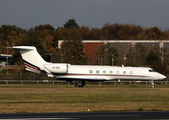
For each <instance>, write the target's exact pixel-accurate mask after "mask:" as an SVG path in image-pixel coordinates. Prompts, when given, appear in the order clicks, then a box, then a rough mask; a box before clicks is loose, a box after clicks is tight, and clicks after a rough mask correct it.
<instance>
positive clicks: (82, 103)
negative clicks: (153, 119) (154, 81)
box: [0, 84, 169, 113]
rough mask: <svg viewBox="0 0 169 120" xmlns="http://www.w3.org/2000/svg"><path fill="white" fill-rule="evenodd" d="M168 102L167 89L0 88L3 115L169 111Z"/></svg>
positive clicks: (87, 87) (168, 90)
mask: <svg viewBox="0 0 169 120" xmlns="http://www.w3.org/2000/svg"><path fill="white" fill-rule="evenodd" d="M168 101H169V86H168V85H156V88H151V86H150V85H103V87H102V85H86V86H85V87H83V88H75V87H74V85H48V84H46V85H16V84H15V85H0V113H39V112H87V109H90V111H91V112H94V111H168V110H169V102H168Z"/></svg>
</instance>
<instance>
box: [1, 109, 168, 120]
mask: <svg viewBox="0 0 169 120" xmlns="http://www.w3.org/2000/svg"><path fill="white" fill-rule="evenodd" d="M0 119H1V120H169V111H167V112H86V113H23V114H22V113H17V114H0Z"/></svg>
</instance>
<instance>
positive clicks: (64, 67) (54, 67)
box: [43, 63, 69, 74]
mask: <svg viewBox="0 0 169 120" xmlns="http://www.w3.org/2000/svg"><path fill="white" fill-rule="evenodd" d="M68 67H69V64H65V63H63V64H61V63H52V64H44V65H43V69H44V70H45V69H47V70H48V71H50V72H51V73H61V74H66V73H68Z"/></svg>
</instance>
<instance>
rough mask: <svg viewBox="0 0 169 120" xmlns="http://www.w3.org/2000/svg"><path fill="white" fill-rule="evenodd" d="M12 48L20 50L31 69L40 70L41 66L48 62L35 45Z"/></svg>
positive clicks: (25, 62) (27, 66)
mask: <svg viewBox="0 0 169 120" xmlns="http://www.w3.org/2000/svg"><path fill="white" fill-rule="evenodd" d="M12 48H14V49H19V50H20V53H21V56H22V58H23V61H24V64H25V66H26V69H29V70H30V71H34V72H38V71H39V70H40V66H42V65H43V64H45V63H47V62H46V61H45V60H44V59H43V58H42V57H41V56H40V55H39V53H38V52H37V50H36V48H35V47H33V46H13V47H12Z"/></svg>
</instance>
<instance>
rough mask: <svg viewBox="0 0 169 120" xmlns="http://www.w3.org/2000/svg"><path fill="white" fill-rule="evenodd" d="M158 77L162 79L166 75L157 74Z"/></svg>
mask: <svg viewBox="0 0 169 120" xmlns="http://www.w3.org/2000/svg"><path fill="white" fill-rule="evenodd" d="M158 77H159V78H160V79H161V80H163V79H165V78H166V76H165V75H162V74H160V75H158Z"/></svg>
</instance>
